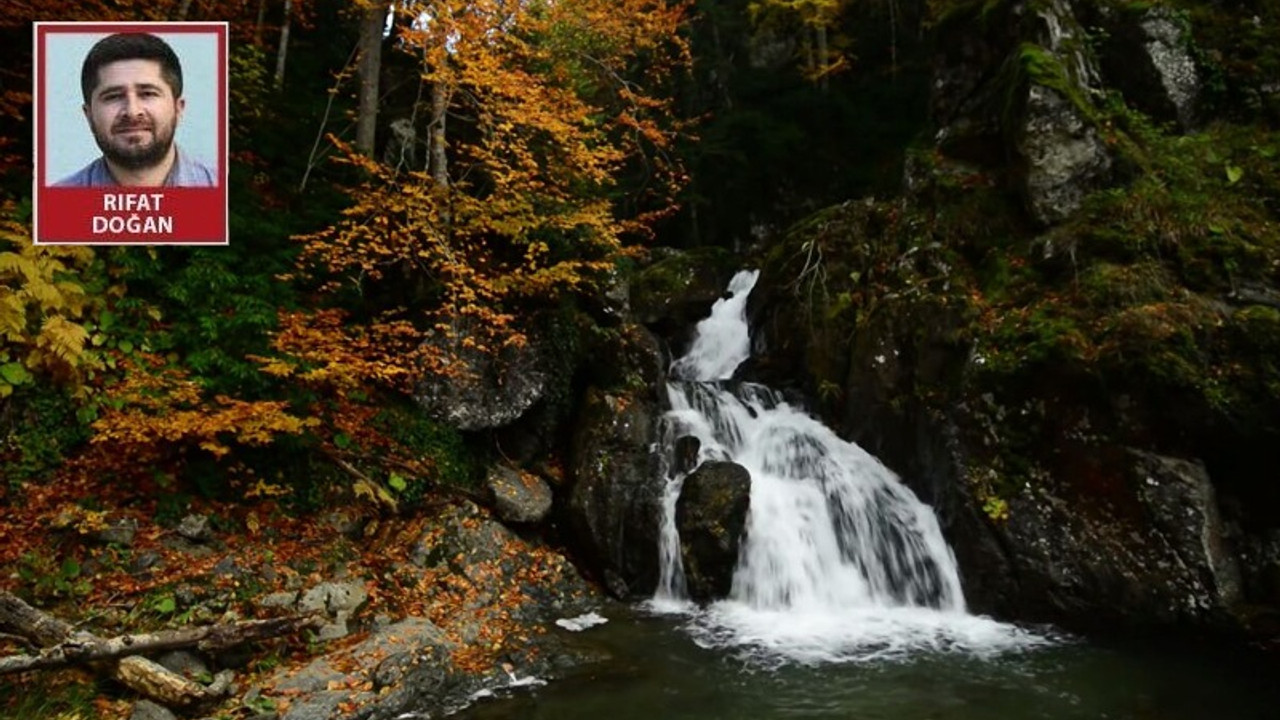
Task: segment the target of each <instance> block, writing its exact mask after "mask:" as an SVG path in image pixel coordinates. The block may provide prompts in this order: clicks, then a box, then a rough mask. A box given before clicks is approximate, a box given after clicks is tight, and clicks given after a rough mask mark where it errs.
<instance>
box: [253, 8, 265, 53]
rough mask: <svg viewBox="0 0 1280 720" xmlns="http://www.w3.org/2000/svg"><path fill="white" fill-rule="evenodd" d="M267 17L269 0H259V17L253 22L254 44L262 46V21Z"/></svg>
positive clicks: (257, 46) (258, 46)
mask: <svg viewBox="0 0 1280 720" xmlns="http://www.w3.org/2000/svg"><path fill="white" fill-rule="evenodd" d="M266 19H267V0H258V19H257V20H255V21H254V23H253V46H254V47H256V48H261V47H262V23H263V22H265V21H266Z"/></svg>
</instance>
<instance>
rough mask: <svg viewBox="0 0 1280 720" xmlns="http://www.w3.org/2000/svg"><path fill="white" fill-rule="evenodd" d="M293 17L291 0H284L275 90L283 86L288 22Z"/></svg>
mask: <svg viewBox="0 0 1280 720" xmlns="http://www.w3.org/2000/svg"><path fill="white" fill-rule="evenodd" d="M292 19H293V0H284V24H283V25H281V26H280V49H279V50H278V51H277V52H276V78H275V83H276V90H280V89H281V88H283V87H284V61H285V58H286V56H288V54H289V23H290V22H291V21H292Z"/></svg>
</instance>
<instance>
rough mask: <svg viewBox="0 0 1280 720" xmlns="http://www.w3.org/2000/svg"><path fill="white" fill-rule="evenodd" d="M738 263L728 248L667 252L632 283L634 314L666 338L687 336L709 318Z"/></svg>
mask: <svg viewBox="0 0 1280 720" xmlns="http://www.w3.org/2000/svg"><path fill="white" fill-rule="evenodd" d="M738 263H739V260H738V259H737V258H735V257H734V256H733V254H732V253H730V252H729V251H728V250H726V249H724V248H699V249H696V250H687V251H682V250H663V251H662V257H661V259H659V260H658V261H657V262H654V263H653V264H651V265H649V266H648V267H646V268H644V269H643V270H641V271H640V272H639V273H638V274H637V275H636V277H635V279H634V280H633V281H632V283H631V310H632V314H633V316H634V317H635V319H636V320H637V321H639V322H641V323H643V324H645V325H649V326H657V327H659V328H660V332H662V334H664V335H667V334H671V333H683V332H686V331H688V329H690V328H691V327H692V326H693V324H694V323H696V322H697V321H698V320H700V319H702V318H703V317H706V315H707V312H708V311H709V310H710V309H711V305H712V304H713V303H715V301H716V300H718V299H719V298H720V295H721V294H722V293H723V292H724V288H725V286H726V285H728V284H729V279H730V278H731V277H733V273H735V272H737V270H738Z"/></svg>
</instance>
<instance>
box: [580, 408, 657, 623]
mask: <svg viewBox="0 0 1280 720" xmlns="http://www.w3.org/2000/svg"><path fill="white" fill-rule="evenodd" d="M657 412H658V407H657V403H656V400H655V399H654V398H652V393H651V391H649V390H648V389H644V390H639V391H636V392H632V393H608V392H605V391H602V390H599V389H595V388H593V389H591V390H589V391H588V392H587V397H586V401H585V402H584V404H583V409H582V412H581V414H580V416H579V419H578V429H577V431H576V432H575V433H574V440H573V466H572V473H573V489H572V491H571V493H570V496H569V520H570V523H571V525H572V527H573V530H574V534H575V536H576V537H577V538H578V541H579V543H580V544H581V545H582V546H583V547H584V549H585V550H586V551H587V552H588V553H589V555H590V559H591V561H592V564H593V565H594V566H595V567H596V568H597V569H598V570H599V571H600V573H601V575H602V577H603V580H604V584H605V586H606V587H607V588H608V589H609V591H610V592H612V593H613V594H614V595H616V596H617V597H619V598H640V597H647V596H649V595H651V594H652V593H653V591H654V589H655V588H656V587H657V584H658V534H659V528H660V526H661V522H662V491H663V483H664V480H663V479H662V478H661V477H660V476H659V472H658V466H657V459H656V457H655V456H654V454H653V453H652V452H650V445H651V443H652V442H653V437H654V431H655V430H654V428H655V425H654V423H655V422H656V417H657Z"/></svg>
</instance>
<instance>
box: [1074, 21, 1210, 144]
mask: <svg viewBox="0 0 1280 720" xmlns="http://www.w3.org/2000/svg"><path fill="white" fill-rule="evenodd" d="M1096 22H1097V23H1098V24H1099V25H1101V26H1102V27H1103V28H1105V30H1106V33H1105V36H1104V37H1105V40H1104V42H1103V43H1102V45H1101V48H1100V56H1101V57H1100V59H1101V61H1102V71H1103V74H1104V76H1105V78H1106V81H1107V84H1108V85H1111V86H1113V87H1115V88H1117V89H1119V90H1120V92H1121V93H1123V94H1124V97H1125V100H1126V102H1129V103H1130V104H1132V105H1134V106H1135V107H1137V108H1138V109H1140V110H1142V111H1143V112H1145V113H1146V114H1148V115H1150V116H1151V117H1153V118H1155V119H1157V120H1161V121H1164V122H1174V123H1177V124H1178V126H1179V127H1180V128H1182V129H1183V130H1190V129H1192V128H1194V127H1195V126H1196V124H1197V123H1198V121H1199V115H1200V112H1199V104H1200V95H1201V86H1202V82H1201V80H1200V71H1199V69H1198V68H1197V67H1196V63H1195V59H1194V58H1193V57H1192V55H1191V46H1192V45H1191V44H1192V39H1191V37H1190V35H1191V33H1190V27H1189V26H1188V25H1186V24H1185V23H1181V22H1179V20H1178V19H1177V17H1176V16H1175V15H1174V14H1173V12H1172V11H1171V10H1170V9H1169V8H1167V7H1160V6H1157V7H1149V8H1141V9H1138V10H1125V9H1111V8H1108V7H1107V6H1102V7H1101V8H1099V11H1098V12H1097V17H1096Z"/></svg>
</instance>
